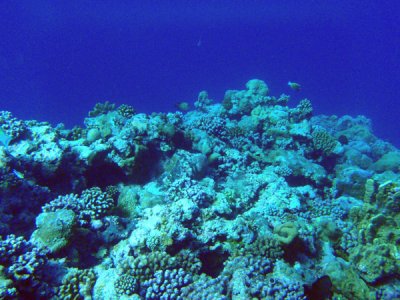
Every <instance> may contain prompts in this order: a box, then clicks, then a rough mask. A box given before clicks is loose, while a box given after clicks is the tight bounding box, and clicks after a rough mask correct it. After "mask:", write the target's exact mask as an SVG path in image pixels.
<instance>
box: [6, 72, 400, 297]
mask: <svg viewBox="0 0 400 300" xmlns="http://www.w3.org/2000/svg"><path fill="white" fill-rule="evenodd" d="M298 95H300V94H299V93H296V96H298ZM292 102H293V103H292ZM296 103H298V104H296ZM179 107H181V106H179ZM84 124H85V125H84V127H75V128H73V129H71V130H69V129H66V128H64V127H63V126H62V125H58V126H56V127H52V126H51V125H50V124H49V123H45V122H37V121H24V120H19V119H17V118H15V117H14V116H13V115H12V114H11V113H10V112H4V111H3V112H0V133H1V141H3V142H1V141H0V177H1V181H0V193H1V200H0V201H1V206H0V207H1V218H0V234H1V239H0V254H1V255H0V257H1V258H0V280H1V284H0V298H2V299H99V300H100V299H101V300H103V299H317V298H318V297H319V298H318V299H320V298H321V297H322V298H330V297H333V298H335V299H339V298H340V299H397V298H400V292H399V290H400V282H399V278H400V276H399V275H400V259H399V257H400V250H399V240H400V231H399V228H400V226H399V225H400V224H399V223H400V221H399V220H400V179H399V178H400V174H399V173H400V162H399V159H398V157H400V151H399V150H398V149H396V148H395V147H393V146H392V145H390V144H389V143H387V142H384V141H382V140H380V139H379V138H377V137H375V136H374V135H373V133H372V132H371V122H370V121H369V120H368V119H367V118H366V117H364V116H356V117H350V116H343V117H337V116H324V115H319V116H313V109H312V105H311V101H310V100H308V99H296V100H290V96H289V95H285V94H282V95H280V96H272V95H271V94H270V90H269V88H268V86H267V84H266V83H265V82H263V81H262V80H256V79H254V80H250V81H249V82H248V83H247V84H246V88H245V89H244V90H229V91H227V92H226V94H225V96H224V98H223V99H221V101H219V102H214V101H213V100H212V99H210V98H209V96H208V94H207V92H206V91H202V92H201V93H200V94H199V97H198V99H197V100H196V101H195V102H194V109H193V110H190V109H188V104H187V103H186V105H185V109H184V110H183V111H182V112H180V111H178V112H171V113H153V114H151V115H147V114H143V113H138V112H136V111H135V109H134V108H133V107H132V106H129V105H121V106H119V107H118V106H116V105H115V104H112V103H109V102H106V103H98V104H97V105H96V106H95V107H94V109H93V110H92V111H91V112H89V114H88V117H87V118H86V119H85V122H84ZM321 287H323V288H321ZM321 289H323V290H324V291H322V292H321ZM316 297H317V298H316ZM322 298H321V299H322Z"/></svg>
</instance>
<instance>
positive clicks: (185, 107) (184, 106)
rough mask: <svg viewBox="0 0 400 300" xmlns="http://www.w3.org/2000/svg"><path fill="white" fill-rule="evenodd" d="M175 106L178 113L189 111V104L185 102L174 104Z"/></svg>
mask: <svg viewBox="0 0 400 300" xmlns="http://www.w3.org/2000/svg"><path fill="white" fill-rule="evenodd" d="M175 106H176V108H178V109H179V110H180V111H188V110H189V109H190V104H189V103H187V102H179V103H177V104H175Z"/></svg>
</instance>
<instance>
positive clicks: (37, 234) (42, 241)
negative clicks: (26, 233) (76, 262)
mask: <svg viewBox="0 0 400 300" xmlns="http://www.w3.org/2000/svg"><path fill="white" fill-rule="evenodd" d="M75 223H76V217H75V213H74V212H73V211H72V210H68V209H60V210H56V211H55V212H44V213H41V214H40V215H39V216H38V217H37V218H36V226H37V229H36V230H35V231H34V232H33V234H32V237H31V239H32V241H33V242H34V243H35V244H37V245H38V246H40V247H42V248H47V249H48V250H49V251H50V252H52V253H55V252H58V251H60V250H61V249H63V248H65V247H66V246H67V245H68V243H69V240H70V238H71V236H72V229H73V226H74V225H75Z"/></svg>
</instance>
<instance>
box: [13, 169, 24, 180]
mask: <svg viewBox="0 0 400 300" xmlns="http://www.w3.org/2000/svg"><path fill="white" fill-rule="evenodd" d="M12 171H13V173H14V175H15V176H16V177H17V178H19V179H24V178H25V175H24V173H22V172H20V171H17V170H15V169H13V170H12Z"/></svg>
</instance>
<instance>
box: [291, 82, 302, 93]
mask: <svg viewBox="0 0 400 300" xmlns="http://www.w3.org/2000/svg"><path fill="white" fill-rule="evenodd" d="M288 86H289V87H290V88H291V89H292V90H295V91H300V90H301V85H300V84H298V83H296V82H291V81H289V82H288Z"/></svg>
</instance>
